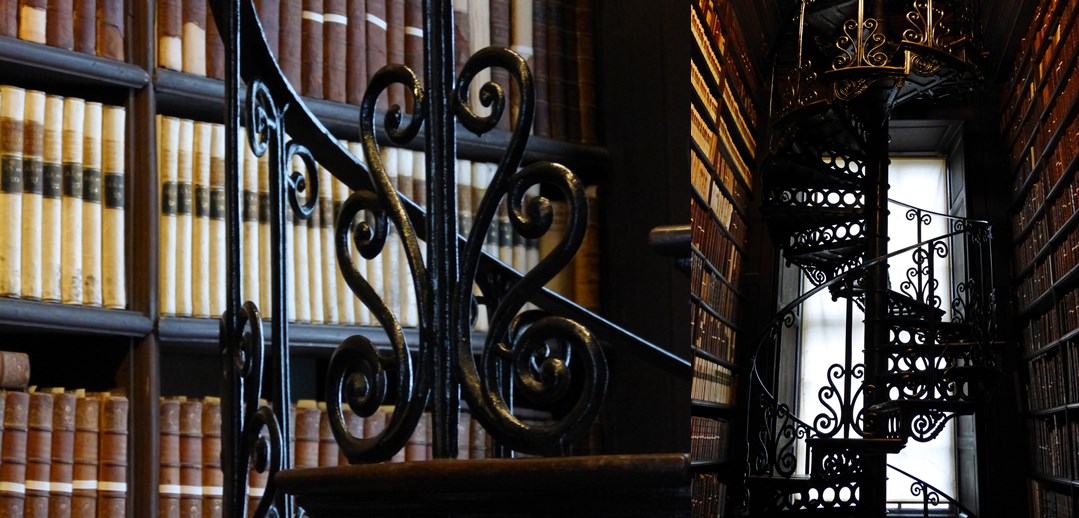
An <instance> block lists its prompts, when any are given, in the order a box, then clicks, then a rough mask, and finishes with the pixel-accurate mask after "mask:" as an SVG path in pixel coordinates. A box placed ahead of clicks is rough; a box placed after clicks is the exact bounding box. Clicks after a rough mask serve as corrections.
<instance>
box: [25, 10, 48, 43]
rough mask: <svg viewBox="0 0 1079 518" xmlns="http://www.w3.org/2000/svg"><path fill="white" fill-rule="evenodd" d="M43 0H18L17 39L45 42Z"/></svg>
mask: <svg viewBox="0 0 1079 518" xmlns="http://www.w3.org/2000/svg"><path fill="white" fill-rule="evenodd" d="M45 15H46V5H45V0H19V39H20V40H26V41H32V42H34V43H45Z"/></svg>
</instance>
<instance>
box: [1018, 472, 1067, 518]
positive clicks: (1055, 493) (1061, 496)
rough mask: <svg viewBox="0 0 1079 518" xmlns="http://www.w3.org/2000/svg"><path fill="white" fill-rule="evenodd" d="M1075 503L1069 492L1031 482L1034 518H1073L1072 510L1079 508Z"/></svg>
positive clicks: (1031, 504)
mask: <svg viewBox="0 0 1079 518" xmlns="http://www.w3.org/2000/svg"><path fill="white" fill-rule="evenodd" d="M1075 501H1076V498H1075V497H1073V496H1071V495H1070V494H1069V493H1068V492H1067V491H1060V490H1059V489H1055V488H1052V487H1048V486H1047V485H1045V484H1043V483H1041V482H1037V481H1034V480H1031V481H1030V507H1031V509H1030V516H1032V517H1034V518H1071V517H1072V516H1073V515H1072V509H1073V508H1074V507H1079V506H1077V505H1076V503H1075Z"/></svg>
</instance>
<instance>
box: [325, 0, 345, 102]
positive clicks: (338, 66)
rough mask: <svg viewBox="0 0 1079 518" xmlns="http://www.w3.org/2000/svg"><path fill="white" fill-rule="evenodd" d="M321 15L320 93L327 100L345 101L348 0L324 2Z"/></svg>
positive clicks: (326, 0) (327, 0) (328, 0)
mask: <svg viewBox="0 0 1079 518" xmlns="http://www.w3.org/2000/svg"><path fill="white" fill-rule="evenodd" d="M323 10H324V11H325V14H323V15H322V64H323V67H324V70H323V78H322V92H323V94H325V97H326V99H327V100H330V101H334V102H339V103H343V102H345V101H346V95H345V87H346V80H345V74H346V71H345V69H346V66H347V65H346V55H347V54H348V0H325V2H324V3H323Z"/></svg>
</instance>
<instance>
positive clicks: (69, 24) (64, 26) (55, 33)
mask: <svg viewBox="0 0 1079 518" xmlns="http://www.w3.org/2000/svg"><path fill="white" fill-rule="evenodd" d="M46 5H47V8H46V15H45V43H48V44H49V45H52V46H53V47H60V48H62V49H67V50H73V49H74V48H75V18H74V16H75V12H74V10H73V9H74V7H73V6H72V3H71V0H49V1H48V3H47V4H46Z"/></svg>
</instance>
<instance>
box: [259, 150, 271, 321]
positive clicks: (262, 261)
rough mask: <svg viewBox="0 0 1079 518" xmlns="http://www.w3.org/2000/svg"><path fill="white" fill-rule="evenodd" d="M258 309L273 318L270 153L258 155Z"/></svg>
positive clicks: (267, 316) (266, 316)
mask: <svg viewBox="0 0 1079 518" xmlns="http://www.w3.org/2000/svg"><path fill="white" fill-rule="evenodd" d="M258 163H259V209H258V211H259V214H258V216H259V284H260V286H259V295H260V298H261V300H260V301H259V309H260V310H261V311H262V315H263V318H273V289H272V285H271V277H272V276H273V271H272V270H271V268H272V265H273V263H272V257H273V256H272V252H271V250H270V247H271V239H270V153H269V152H268V151H267V152H266V153H263V155H262V156H260V157H259V160H258Z"/></svg>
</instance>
